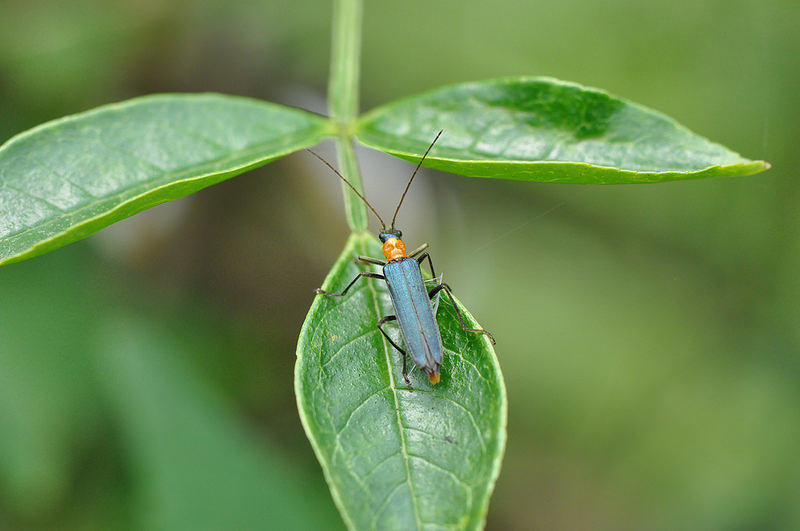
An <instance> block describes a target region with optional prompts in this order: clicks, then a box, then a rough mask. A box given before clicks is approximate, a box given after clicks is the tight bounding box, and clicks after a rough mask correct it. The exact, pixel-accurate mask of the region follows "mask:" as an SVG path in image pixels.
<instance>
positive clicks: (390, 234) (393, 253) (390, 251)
mask: <svg viewBox="0 0 800 531" xmlns="http://www.w3.org/2000/svg"><path fill="white" fill-rule="evenodd" d="M402 237H403V233H402V232H400V231H399V230H398V229H389V230H382V231H381V233H380V234H379V235H378V238H380V240H381V241H382V242H383V256H385V257H386V260H388V261H389V262H391V261H393V260H399V259H400V258H405V257H406V256H408V255H407V254H406V244H405V243H403V240H401V239H400V238H402Z"/></svg>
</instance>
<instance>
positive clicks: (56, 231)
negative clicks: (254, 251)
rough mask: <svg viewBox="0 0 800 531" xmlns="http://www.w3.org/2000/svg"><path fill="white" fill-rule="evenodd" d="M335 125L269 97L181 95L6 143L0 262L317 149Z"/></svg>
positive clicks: (106, 110) (107, 109)
mask: <svg viewBox="0 0 800 531" xmlns="http://www.w3.org/2000/svg"><path fill="white" fill-rule="evenodd" d="M328 128H329V126H328V122H327V121H326V120H325V119H324V118H322V117H319V116H316V115H313V114H311V113H308V112H305V111H301V110H298V109H293V108H290V107H284V106H281V105H276V104H272V103H267V102H263V101H258V100H251V99H247V98H239V97H232V96H223V95H218V94H194V95H190V94H174V95H157V96H147V97H143V98H137V99H133V100H129V101H126V102H123V103H119V104H114V105H107V106H104V107H99V108H97V109H95V110H92V111H89V112H86V113H83V114H77V115H75V116H69V117H66V118H63V119H61V120H56V121H53V122H49V123H47V124H44V125H41V126H39V127H36V128H34V129H31V130H30V131H27V132H25V133H21V134H19V135H17V136H16V137H14V138H12V139H11V140H9V141H8V142H7V143H6V144H4V145H3V146H2V147H0V264H3V263H10V262H15V261H18V260H22V259H24V258H29V257H32V256H36V255H38V254H42V253H44V252H47V251H50V250H53V249H55V248H57V247H60V246H62V245H65V244H67V243H70V242H73V241H75V240H78V239H80V238H83V237H86V236H88V235H90V234H92V233H94V232H96V231H98V230H100V229H101V228H103V227H105V226H107V225H110V224H111V223H114V222H115V221H119V220H121V219H123V218H126V217H128V216H132V215H133V214H135V213H137V212H139V211H141V210H144V209H146V208H149V207H151V206H155V205H157V204H159V203H163V202H165V201H170V200H172V199H177V198H179V197H183V196H185V195H188V194H190V193H192V192H196V191H197V190H200V189H202V188H205V187H207V186H210V185H212V184H215V183H218V182H220V181H223V180H225V179H228V178H230V177H233V176H235V175H238V174H240V173H242V172H244V171H247V170H250V169H252V168H255V167H257V166H260V165H262V164H265V163H267V162H269V161H271V160H273V159H275V158H278V157H281V156H283V155H286V154H288V153H291V152H293V151H296V150H298V149H302V148H304V147H306V146H309V145H312V144H314V143H316V142H317V141H318V140H319V139H320V138H322V137H323V136H325V135H326V134H328Z"/></svg>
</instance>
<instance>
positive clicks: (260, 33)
mask: <svg viewBox="0 0 800 531" xmlns="http://www.w3.org/2000/svg"><path fill="white" fill-rule="evenodd" d="M366 4H367V5H366V6H365V13H364V50H363V69H362V107H363V109H364V110H368V109H370V108H372V107H374V106H376V105H379V104H381V103H384V102H387V101H389V100H391V99H394V98H397V97H402V96H406V95H410V94H413V93H416V92H419V91H422V90H425V89H430V88H434V87H437V86H439V85H443V84H449V83H455V82H461V81H469V80H479V79H484V78H490V77H497V76H506V75H548V76H553V77H557V78H561V79H565V80H570V81H576V82H579V83H583V84H586V85H589V86H596V87H601V88H605V89H607V90H609V91H611V92H612V93H615V94H617V95H620V96H623V97H625V98H628V99H631V100H633V101H636V102H639V103H642V104H644V105H647V106H649V107H651V108H654V109H657V110H660V111H662V112H664V113H666V114H668V115H671V116H673V117H674V118H676V119H677V120H678V121H680V122H681V123H683V124H684V125H686V126H688V127H689V128H690V129H692V130H693V131H695V132H697V133H699V134H702V135H704V136H707V137H709V138H711V139H713V140H715V141H718V142H720V143H722V144H724V145H726V146H728V147H730V148H731V149H733V150H735V151H738V152H740V153H742V154H743V155H744V156H746V157H749V158H753V159H764V160H768V161H769V162H771V163H772V164H773V169H772V170H770V171H769V172H767V173H765V174H761V175H757V176H753V177H744V178H717V179H711V180H701V181H693V182H679V183H666V184H657V185H641V186H631V185H629V186H603V187H601V186H582V185H557V184H536V183H519V182H511V181H508V182H506V181H498V180H486V181H484V180H481V179H468V178H463V177H459V176H456V175H449V174H443V173H436V172H432V171H426V172H424V173H423V174H422V175H421V178H419V179H418V180H417V181H416V183H415V189H414V190H413V191H412V194H411V196H410V197H409V199H408V201H407V202H406V205H405V206H404V210H403V211H402V212H401V215H400V219H399V222H398V223H399V224H400V226H402V228H403V230H404V233H405V235H406V237H407V241H408V242H409V245H412V246H416V245H417V244H419V243H421V242H423V241H428V242H430V244H431V248H432V251H433V253H434V257H435V260H436V267H437V270H441V271H443V272H444V274H445V276H446V277H447V280H448V282H449V283H450V284H451V285H453V286H454V288H455V290H456V293H457V294H458V295H459V296H460V298H461V299H462V300H463V301H464V302H465V303H466V304H467V306H468V307H469V308H470V309H471V310H472V312H473V313H474V315H475V316H476V317H477V318H478V319H479V320H480V321H481V323H482V324H483V325H484V326H485V327H486V328H487V329H489V330H491V331H492V332H493V333H494V334H495V336H496V337H497V338H498V346H497V349H498V355H499V356H500V358H501V364H502V367H503V369H504V373H505V376H506V380H507V385H508V392H509V401H510V402H509V403H510V418H509V437H508V450H507V455H506V459H505V465H504V469H503V471H502V473H501V476H500V479H499V481H498V484H497V488H496V491H495V494H494V496H493V500H492V504H491V507H490V512H489V518H488V528H489V529H510V530H515V529H520V530H522V529H548V530H571V529H615V530H617V529H705V530H716V529H719V530H723V529H724V530H729V529H759V530H768V529H798V528H800V385H799V384H800V310H798V301H799V300H800V282H799V281H798V276H800V181H798V178H797V174H796V167H797V164H798V155H797V153H798V147H797V145H798V140H800V97H798V95H799V94H800V32H798V28H800V9H798V4H797V2H796V0H759V1H755V0H747V1H730V0H728V1H720V0H674V1H672V2H641V1H635V0H604V1H599V2H589V1H587V0H558V1H556V0H536V1H529V0H524V1H520V0H500V1H497V2H485V1H478V0H457V1H456V0H443V1H438V2H425V1H422V0H409V1H407V2H402V3H401V4H398V3H397V2H378V1H372V2H366ZM0 13H2V15H1V16H0V138H2V139H3V140H5V139H7V138H9V137H10V136H12V135H13V134H15V133H17V132H19V131H22V130H25V129H27V128H29V127H32V126H33V125H35V124H37V123H40V122H42V121H46V120H49V119H53V118H56V117H59V116H62V115H64V114H69V113H74V112H79V111H82V110H86V109H89V108H92V107H94V106H97V105H100V104H103V103H108V102H113V101H118V100H122V99H126V98H129V97H133V96H137V95H141V94H147V93H152V92H183V91H189V92H195V91H218V92H227V93H232V94H240V95H247V96H254V97H259V98H264V99H268V100H272V101H277V102H282V103H287V104H292V105H297V106H300V107H303V108H307V109H311V110H314V111H318V112H324V98H325V95H324V94H325V85H326V78H327V74H328V71H327V64H328V57H329V50H330V47H329V36H330V30H329V26H330V14H331V7H330V5H329V3H328V2H323V1H310V0H294V1H292V2H279V1H244V0H239V1H235V2H229V1H222V0H212V1H206V2H202V3H201V2H190V1H177V0H164V1H156V0H117V1H116V2H107V1H104V0H70V1H63V0H58V1H57V0H25V1H10V0H3V1H0ZM320 151H322V152H323V153H324V154H328V156H329V157H331V159H334V157H333V155H332V150H331V149H330V146H324V145H323V146H321V147H320ZM359 154H360V156H361V163H362V169H363V172H364V174H365V186H366V189H367V195H368V196H369V197H370V198H372V199H373V200H374V202H375V203H376V204H377V206H378V209H379V211H389V210H390V209H391V208H392V207H393V206H394V203H395V202H396V200H397V197H398V194H399V191H400V190H401V189H402V186H403V185H404V184H405V179H406V178H407V176H408V175H409V173H410V171H411V169H412V167H411V165H409V164H407V163H404V162H401V161H398V160H395V159H392V158H391V157H388V156H386V155H383V154H380V153H375V152H369V151H367V150H361V151H359ZM346 235H347V227H346V224H345V221H344V216H343V211H342V207H341V194H340V191H339V184H338V183H337V182H336V179H335V178H334V177H333V176H332V175H331V174H330V173H329V172H327V170H326V169H325V168H321V167H320V165H319V164H318V163H317V162H316V161H315V160H314V159H312V158H311V157H309V156H308V155H307V154H304V153H299V154H294V155H292V156H289V157H287V158H285V159H282V160H280V161H277V162H274V163H272V164H270V165H268V166H266V167H264V168H262V169H259V170H257V171H254V172H251V173H248V174H245V175H242V176H239V177H237V178H235V179H233V180H231V181H228V182H225V183H222V184H219V185H217V186H214V187H212V188H210V189H207V190H204V191H202V192H200V193H198V194H195V195H194V196H191V197H190V198H187V199H183V200H180V201H176V202H174V203H170V204H168V205H162V206H160V207H158V208H155V209H153V210H151V211H148V212H145V213H143V214H140V215H138V216H136V217H134V218H132V219H131V220H129V221H126V222H124V223H121V224H118V225H116V226H114V227H111V228H109V229H106V230H104V231H102V232H101V233H99V234H97V235H95V236H93V237H91V238H88V239H87V240H85V241H82V242H79V243H76V244H73V245H71V246H68V247H66V248H63V249H61V250H58V251H56V252H53V253H51V254H48V255H45V256H42V257H39V258H36V259H33V260H30V261H27V262H22V263H19V264H14V265H11V266H6V267H3V268H0V529H69V528H112V527H113V528H123V529H125V528H146V529H156V528H160V529H257V528H264V529H267V528H272V529H311V528H313V529H340V528H341V527H342V524H341V521H340V520H339V518H338V515H337V513H336V511H335V509H334V507H333V504H332V502H331V500H330V496H329V494H328V491H327V487H326V485H325V483H324V481H323V479H322V474H321V471H320V469H319V466H318V465H317V463H316V461H315V459H314V456H313V453H312V451H311V448H310V446H309V444H308V442H307V441H306V439H305V437H304V434H303V431H302V428H301V426H300V422H299V420H298V417H297V413H296V409H295V402H294V395H293V391H292V370H293V363H294V348H295V343H296V338H297V335H298V332H299V330H300V326H301V323H302V321H303V318H304V316H305V312H306V310H307V309H308V307H309V305H310V303H311V300H312V297H313V293H312V290H313V288H315V287H317V286H318V285H319V284H320V282H321V281H322V279H323V277H324V275H325V273H326V271H327V269H328V267H329V266H330V265H331V264H332V263H333V261H334V260H335V257H336V256H337V255H338V253H339V251H340V249H341V246H342V245H343V244H344V241H345V238H346Z"/></svg>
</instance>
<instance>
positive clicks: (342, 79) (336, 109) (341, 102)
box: [328, 0, 369, 232]
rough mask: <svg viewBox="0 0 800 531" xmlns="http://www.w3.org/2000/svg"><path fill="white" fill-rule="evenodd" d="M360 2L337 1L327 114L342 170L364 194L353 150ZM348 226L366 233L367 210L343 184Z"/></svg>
mask: <svg viewBox="0 0 800 531" xmlns="http://www.w3.org/2000/svg"><path fill="white" fill-rule="evenodd" d="M361 11H362V6H361V0H335V1H334V3H333V29H332V42H331V72H330V79H329V81H328V110H329V112H330V115H331V119H332V120H333V121H334V123H335V124H336V127H337V129H338V131H339V134H338V135H337V137H336V153H337V155H338V158H339V170H340V171H341V173H342V175H344V177H345V178H347V180H348V181H350V184H352V185H353V186H354V187H355V188H356V189H357V190H359V191H363V187H362V185H361V175H360V174H359V171H358V161H357V160H356V155H355V152H354V150H353V141H352V130H353V123H354V122H355V119H356V118H357V117H358V112H359V108H358V81H359V62H360V55H361ZM342 190H343V192H344V208H345V213H346V215H347V224H348V225H349V226H350V229H351V230H352V231H353V232H356V231H363V230H366V229H367V226H368V224H369V217H368V215H367V209H366V206H365V205H364V204H363V203H362V202H361V199H359V197H358V196H357V195H356V194H354V193H353V192H352V191H351V190H350V189H349V188H348V187H347V185H346V184H344V183H342Z"/></svg>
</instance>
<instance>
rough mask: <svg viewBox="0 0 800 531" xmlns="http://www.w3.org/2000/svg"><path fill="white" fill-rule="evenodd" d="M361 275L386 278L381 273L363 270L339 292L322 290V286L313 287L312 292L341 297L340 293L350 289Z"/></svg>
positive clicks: (342, 293)
mask: <svg viewBox="0 0 800 531" xmlns="http://www.w3.org/2000/svg"><path fill="white" fill-rule="evenodd" d="M361 277H368V278H378V279H380V280H386V279H385V278H384V276H383V275H379V274H378V273H370V272H368V271H364V272H361V273H359V274H358V275H356V278H354V279H353V281H352V282H350V284H348V285H347V287H346V288H344V289H343V290H342V291H341V292H339V293H332V292H330V291H325V290H324V289H322V288H317V289H315V290H314V293H316V294H317V295H329V296H331V297H341V296H342V295H344V294H345V293H347V290H349V289H350V288H351V287H352V286H353V284H355V283H356V281H357V280H358V279H359V278H361Z"/></svg>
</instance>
